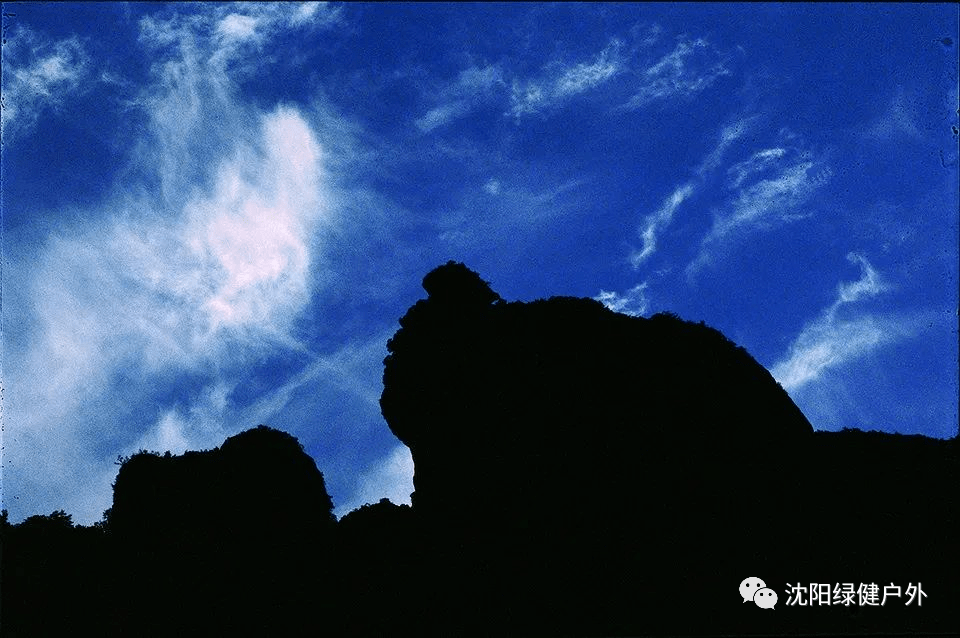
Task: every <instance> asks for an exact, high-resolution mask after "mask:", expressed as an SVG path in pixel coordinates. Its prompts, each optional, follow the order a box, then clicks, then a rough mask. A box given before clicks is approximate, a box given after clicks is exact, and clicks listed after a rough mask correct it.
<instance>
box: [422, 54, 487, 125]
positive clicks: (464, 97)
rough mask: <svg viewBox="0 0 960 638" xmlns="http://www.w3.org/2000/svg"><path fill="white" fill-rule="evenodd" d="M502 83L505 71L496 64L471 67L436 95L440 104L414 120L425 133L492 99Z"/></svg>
mask: <svg viewBox="0 0 960 638" xmlns="http://www.w3.org/2000/svg"><path fill="white" fill-rule="evenodd" d="M501 85H503V72H502V71H501V69H500V67H499V66H497V65H487V66H482V67H480V66H471V67H468V68H466V69H464V70H463V71H461V72H460V74H459V75H458V76H457V81H456V82H454V83H453V84H452V85H450V86H448V87H446V88H444V89H442V90H441V91H440V92H439V94H438V95H437V98H436V101H437V102H439V103H438V104H437V106H435V107H434V108H432V109H430V110H429V111H427V112H426V113H425V114H424V115H423V116H422V117H420V118H417V120H416V121H415V122H414V124H416V126H417V128H419V129H420V130H421V131H422V132H424V133H429V132H430V131H432V130H434V129H436V128H439V127H441V126H444V125H446V124H448V123H449V122H451V121H453V120H455V119H457V118H461V117H463V116H465V115H467V114H469V113H471V112H472V111H473V110H474V109H475V108H477V107H479V106H480V105H482V104H484V103H485V102H487V101H488V100H490V99H491V98H492V97H493V96H494V94H495V91H496V89H497V88H498V87H499V86H501Z"/></svg>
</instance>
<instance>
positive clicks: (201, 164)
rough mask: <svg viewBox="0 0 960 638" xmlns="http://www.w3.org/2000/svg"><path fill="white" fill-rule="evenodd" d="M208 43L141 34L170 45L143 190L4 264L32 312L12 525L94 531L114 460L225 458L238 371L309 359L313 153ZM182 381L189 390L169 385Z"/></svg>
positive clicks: (186, 36) (308, 131) (113, 198)
mask: <svg viewBox="0 0 960 638" xmlns="http://www.w3.org/2000/svg"><path fill="white" fill-rule="evenodd" d="M203 33H204V30H203V29H199V28H198V27H197V24H196V21H190V20H185V19H182V18H174V19H173V20H171V21H168V22H160V21H155V20H145V21H144V22H143V23H142V30H141V37H142V41H143V42H144V44H146V45H148V46H156V45H158V44H160V43H165V44H164V46H163V47H161V48H160V49H156V50H155V53H156V55H157V58H156V63H155V68H154V70H155V73H154V76H153V77H154V80H155V84H154V86H153V87H152V88H150V89H149V90H148V91H147V92H146V93H145V94H144V96H143V97H142V98H141V99H140V100H139V102H138V105H139V106H140V107H141V108H142V109H143V110H144V111H145V113H146V115H147V116H148V118H149V126H148V130H149V135H148V136H147V137H145V138H143V139H134V140H131V143H132V144H133V145H134V148H135V149H136V153H135V155H136V156H137V158H138V160H137V161H138V165H137V169H138V170H137V171H136V174H138V175H143V176H144V178H143V180H142V181H135V182H131V181H128V182H125V183H123V184H122V189H121V188H118V189H117V190H116V191H115V192H114V193H112V194H111V195H109V196H107V197H106V198H104V199H103V200H102V201H101V203H99V204H98V205H97V207H96V208H97V210H95V211H88V212H87V213H83V214H79V215H76V216H74V217H75V218H76V219H81V220H88V221H78V222H75V223H74V224H73V225H72V226H71V227H70V228H62V229H60V230H59V231H58V232H57V233H56V234H53V235H51V236H50V237H49V238H48V240H47V241H46V243H45V244H44V245H42V246H41V247H39V248H38V249H37V252H34V253H30V254H27V253H24V256H23V257H22V259H23V260H24V261H23V263H19V262H18V263H15V264H13V265H12V266H13V267H12V270H14V271H16V272H18V273H22V274H23V277H21V285H23V286H26V287H28V288H29V290H30V295H29V298H30V300H31V303H32V307H31V308H30V309H29V312H28V313H26V314H27V315H28V317H27V319H26V321H25V322H24V326H21V327H20V330H21V331H22V332H21V333H20V334H22V336H23V338H22V340H20V341H18V342H17V344H16V347H10V346H9V345H8V344H5V352H4V356H5V358H6V359H7V365H6V366H5V378H4V382H5V385H6V390H7V393H6V397H5V404H4V414H3V417H4V423H5V429H6V438H5V442H4V443H5V448H6V449H5V456H4V464H5V467H4V471H5V478H6V481H5V494H4V495H3V498H4V505H5V506H7V504H9V506H10V507H9V509H10V510H11V514H12V515H13V516H15V517H16V516H19V515H25V514H30V513H34V512H37V511H44V510H49V509H50V507H49V506H50V504H55V507H66V508H67V509H69V510H70V511H71V512H72V513H73V514H74V518H75V520H77V521H78V522H83V523H89V522H92V521H93V520H96V519H97V518H98V517H99V515H100V513H101V512H102V511H103V510H104V509H106V507H108V506H109V502H110V478H111V473H112V472H115V471H116V468H115V467H112V466H111V465H110V461H112V460H113V458H115V456H116V454H118V453H129V452H130V451H135V449H137V448H139V447H149V448H154V449H164V448H166V449H170V450H171V451H183V450H184V449H186V448H188V447H189V448H203V447H210V446H212V445H216V444H218V443H219V442H221V441H222V439H223V438H224V436H226V435H229V434H232V433H233V432H232V431H229V429H230V428H236V427H240V426H242V425H243V424H244V423H243V421H241V420H239V419H228V418H227V417H228V416H231V415H233V414H234V412H233V409H234V408H233V406H232V405H231V401H230V398H229V392H230V390H231V389H232V388H233V386H234V385H235V384H236V380H237V377H238V376H239V375H240V371H241V370H243V368H244V367H245V366H247V365H249V364H250V362H255V361H257V360H259V359H260V358H261V357H262V356H264V355H265V354H267V353H273V354H276V353H278V352H283V351H286V350H288V349H298V350H299V349H302V347H301V346H300V344H299V342H298V337H297V334H296V324H297V321H298V320H299V318H300V316H301V313H302V311H303V310H304V309H305V308H306V307H307V304H308V303H309V302H310V300H311V298H312V295H313V294H314V292H315V289H314V288H315V281H316V279H315V277H314V276H313V274H314V272H315V270H316V267H317V264H318V262H319V261H321V260H322V259H323V257H324V253H323V248H322V246H323V244H322V242H320V240H319V235H318V232H319V231H320V230H321V229H326V228H330V227H332V225H333V224H334V223H335V222H334V218H333V213H332V212H331V211H332V206H331V204H330V202H329V195H328V191H327V188H326V183H327V181H328V178H327V175H326V173H325V172H324V164H325V158H324V155H323V151H322V149H321V147H320V144H319V142H318V141H317V138H316V134H315V133H314V130H313V128H312V126H311V125H310V124H309V123H308V122H307V120H306V119H305V117H304V115H303V114H302V113H301V112H300V111H298V110H297V109H294V108H290V107H278V108H275V109H272V110H271V111H269V112H260V111H257V110H255V109H251V108H248V107H245V106H243V105H241V104H240V103H239V102H238V101H237V100H236V97H235V94H234V93H233V88H232V87H233V85H232V82H233V80H232V79H231V76H230V75H229V74H228V73H227V71H226V70H225V69H224V68H221V67H217V66H216V65H214V64H210V61H211V60H212V59H213V57H214V56H216V55H217V52H218V51H219V50H220V49H219V48H218V47H219V46H220V45H219V44H218V42H217V41H216V38H215V36H211V35H209V34H211V33H213V32H212V31H210V32H208V35H207V36H206V39H205V38H204V37H203ZM18 258H19V253H18ZM8 272H9V271H8ZM184 373H186V374H189V375H191V378H194V379H195V382H194V387H193V388H191V389H190V390H186V389H184V388H182V387H178V386H176V385H174V380H175V379H177V378H179V377H180V376H181V375H182V374H184ZM158 392H161V393H162V392H167V394H168V396H166V397H165V398H164V399H162V400H157V399H153V398H151V397H152V396H153V395H155V394H156V393H158ZM183 392H189V396H182V395H181V394H180V393H183ZM170 393H173V395H170ZM157 401H160V402H157ZM151 405H152V406H153V409H151V408H150V407H147V408H146V409H147V412H146V413H143V412H138V413H137V414H136V415H132V414H129V413H127V411H129V410H133V409H134V407H135V406H138V407H137V408H136V409H138V410H139V409H141V408H142V407H144V406H151ZM121 424H122V425H121ZM111 450H112V452H111ZM105 466H106V467H107V468H108V469H107V470H104V467H105ZM78 485H79V486H83V489H81V490H77V489H76V486H78Z"/></svg>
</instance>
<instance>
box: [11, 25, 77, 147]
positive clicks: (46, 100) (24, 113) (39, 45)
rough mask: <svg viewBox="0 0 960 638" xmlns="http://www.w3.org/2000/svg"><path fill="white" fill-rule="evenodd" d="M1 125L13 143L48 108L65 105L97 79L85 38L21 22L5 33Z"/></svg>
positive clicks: (28, 129)
mask: <svg viewBox="0 0 960 638" xmlns="http://www.w3.org/2000/svg"><path fill="white" fill-rule="evenodd" d="M5 38H6V40H5V41H4V45H3V76H2V77H3V83H2V94H3V109H2V112H0V130H2V134H3V137H4V140H5V141H7V142H10V141H12V140H14V139H16V138H17V137H18V136H20V135H21V134H24V133H26V132H28V131H30V130H31V129H32V128H33V127H34V126H35V125H36V123H37V120H38V118H39V117H40V116H41V115H43V114H44V113H45V112H46V111H47V110H48V109H59V108H63V107H64V106H65V105H66V104H67V103H68V100H69V99H70V98H71V97H72V96H73V95H74V94H76V93H77V92H78V91H80V90H82V89H83V87H84V83H85V82H87V81H88V80H89V79H90V78H91V73H92V67H91V62H90V56H89V54H88V53H87V50H86V48H85V47H84V45H83V43H82V42H81V40H80V38H78V37H76V36H72V37H69V38H64V39H60V40H51V39H49V38H47V37H46V36H45V35H43V34H40V33H36V32H34V31H32V30H31V29H29V28H27V27H24V26H18V27H16V28H15V29H14V30H13V31H12V32H11V33H9V34H7V33H5Z"/></svg>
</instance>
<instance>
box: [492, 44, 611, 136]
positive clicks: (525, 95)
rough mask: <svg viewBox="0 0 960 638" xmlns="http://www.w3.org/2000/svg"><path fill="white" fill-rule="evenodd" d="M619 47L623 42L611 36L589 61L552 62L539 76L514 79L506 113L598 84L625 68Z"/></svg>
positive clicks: (523, 111)
mask: <svg viewBox="0 0 960 638" xmlns="http://www.w3.org/2000/svg"><path fill="white" fill-rule="evenodd" d="M622 49H623V43H622V42H621V41H620V40H618V39H613V40H611V41H610V43H609V44H608V45H607V46H606V47H605V48H604V49H603V50H602V51H601V52H600V53H599V54H597V55H596V57H594V58H593V59H592V60H590V61H587V62H578V63H576V64H572V65H569V66H563V65H555V66H554V68H552V69H551V70H550V71H549V72H547V73H545V74H544V75H543V76H541V77H537V78H531V79H527V80H519V79H517V80H514V81H513V84H512V90H511V95H510V107H509V110H508V113H509V114H510V115H512V116H514V117H522V116H526V115H532V114H534V113H538V112H540V111H544V110H548V109H553V108H556V107H558V106H559V105H561V104H562V103H564V102H565V101H566V100H568V99H570V98H572V97H574V96H576V95H579V94H581V93H585V92H587V91H590V90H593V89H595V88H597V87H599V86H600V85H601V84H603V83H605V82H607V81H608V80H610V79H611V78H613V77H614V76H615V75H616V74H617V73H620V72H621V71H623V70H624V63H625V61H624V59H623V54H622Z"/></svg>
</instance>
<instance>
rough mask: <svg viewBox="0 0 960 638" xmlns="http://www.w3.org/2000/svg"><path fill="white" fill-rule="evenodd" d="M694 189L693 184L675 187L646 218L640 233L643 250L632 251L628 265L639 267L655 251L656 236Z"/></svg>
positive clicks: (671, 219) (667, 224) (688, 183)
mask: <svg viewBox="0 0 960 638" xmlns="http://www.w3.org/2000/svg"><path fill="white" fill-rule="evenodd" d="M694 189H695V185H694V184H693V182H687V183H686V184H683V185H682V186H679V187H677V189H676V190H675V191H673V193H671V194H670V196H669V197H667V199H666V200H665V201H664V202H663V204H662V205H661V206H660V208H659V209H658V210H657V212H655V213H653V214H652V215H650V216H648V217H647V218H646V220H645V221H644V223H643V229H642V230H641V231H640V238H641V239H642V240H643V248H642V249H640V250H639V251H634V253H633V254H632V255H630V263H632V264H633V267H634V268H636V267H638V266H640V264H642V263H643V262H644V261H646V259H647V258H648V257H650V256H651V255H652V254H653V253H654V251H655V250H656V249H657V235H658V234H659V233H661V232H663V230H664V229H665V228H666V227H667V226H669V225H670V222H672V221H673V216H674V214H675V213H676V212H677V209H678V208H680V205H681V204H683V202H685V201H686V200H687V199H688V198H689V197H690V196H691V195H692V194H693V192H694Z"/></svg>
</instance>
